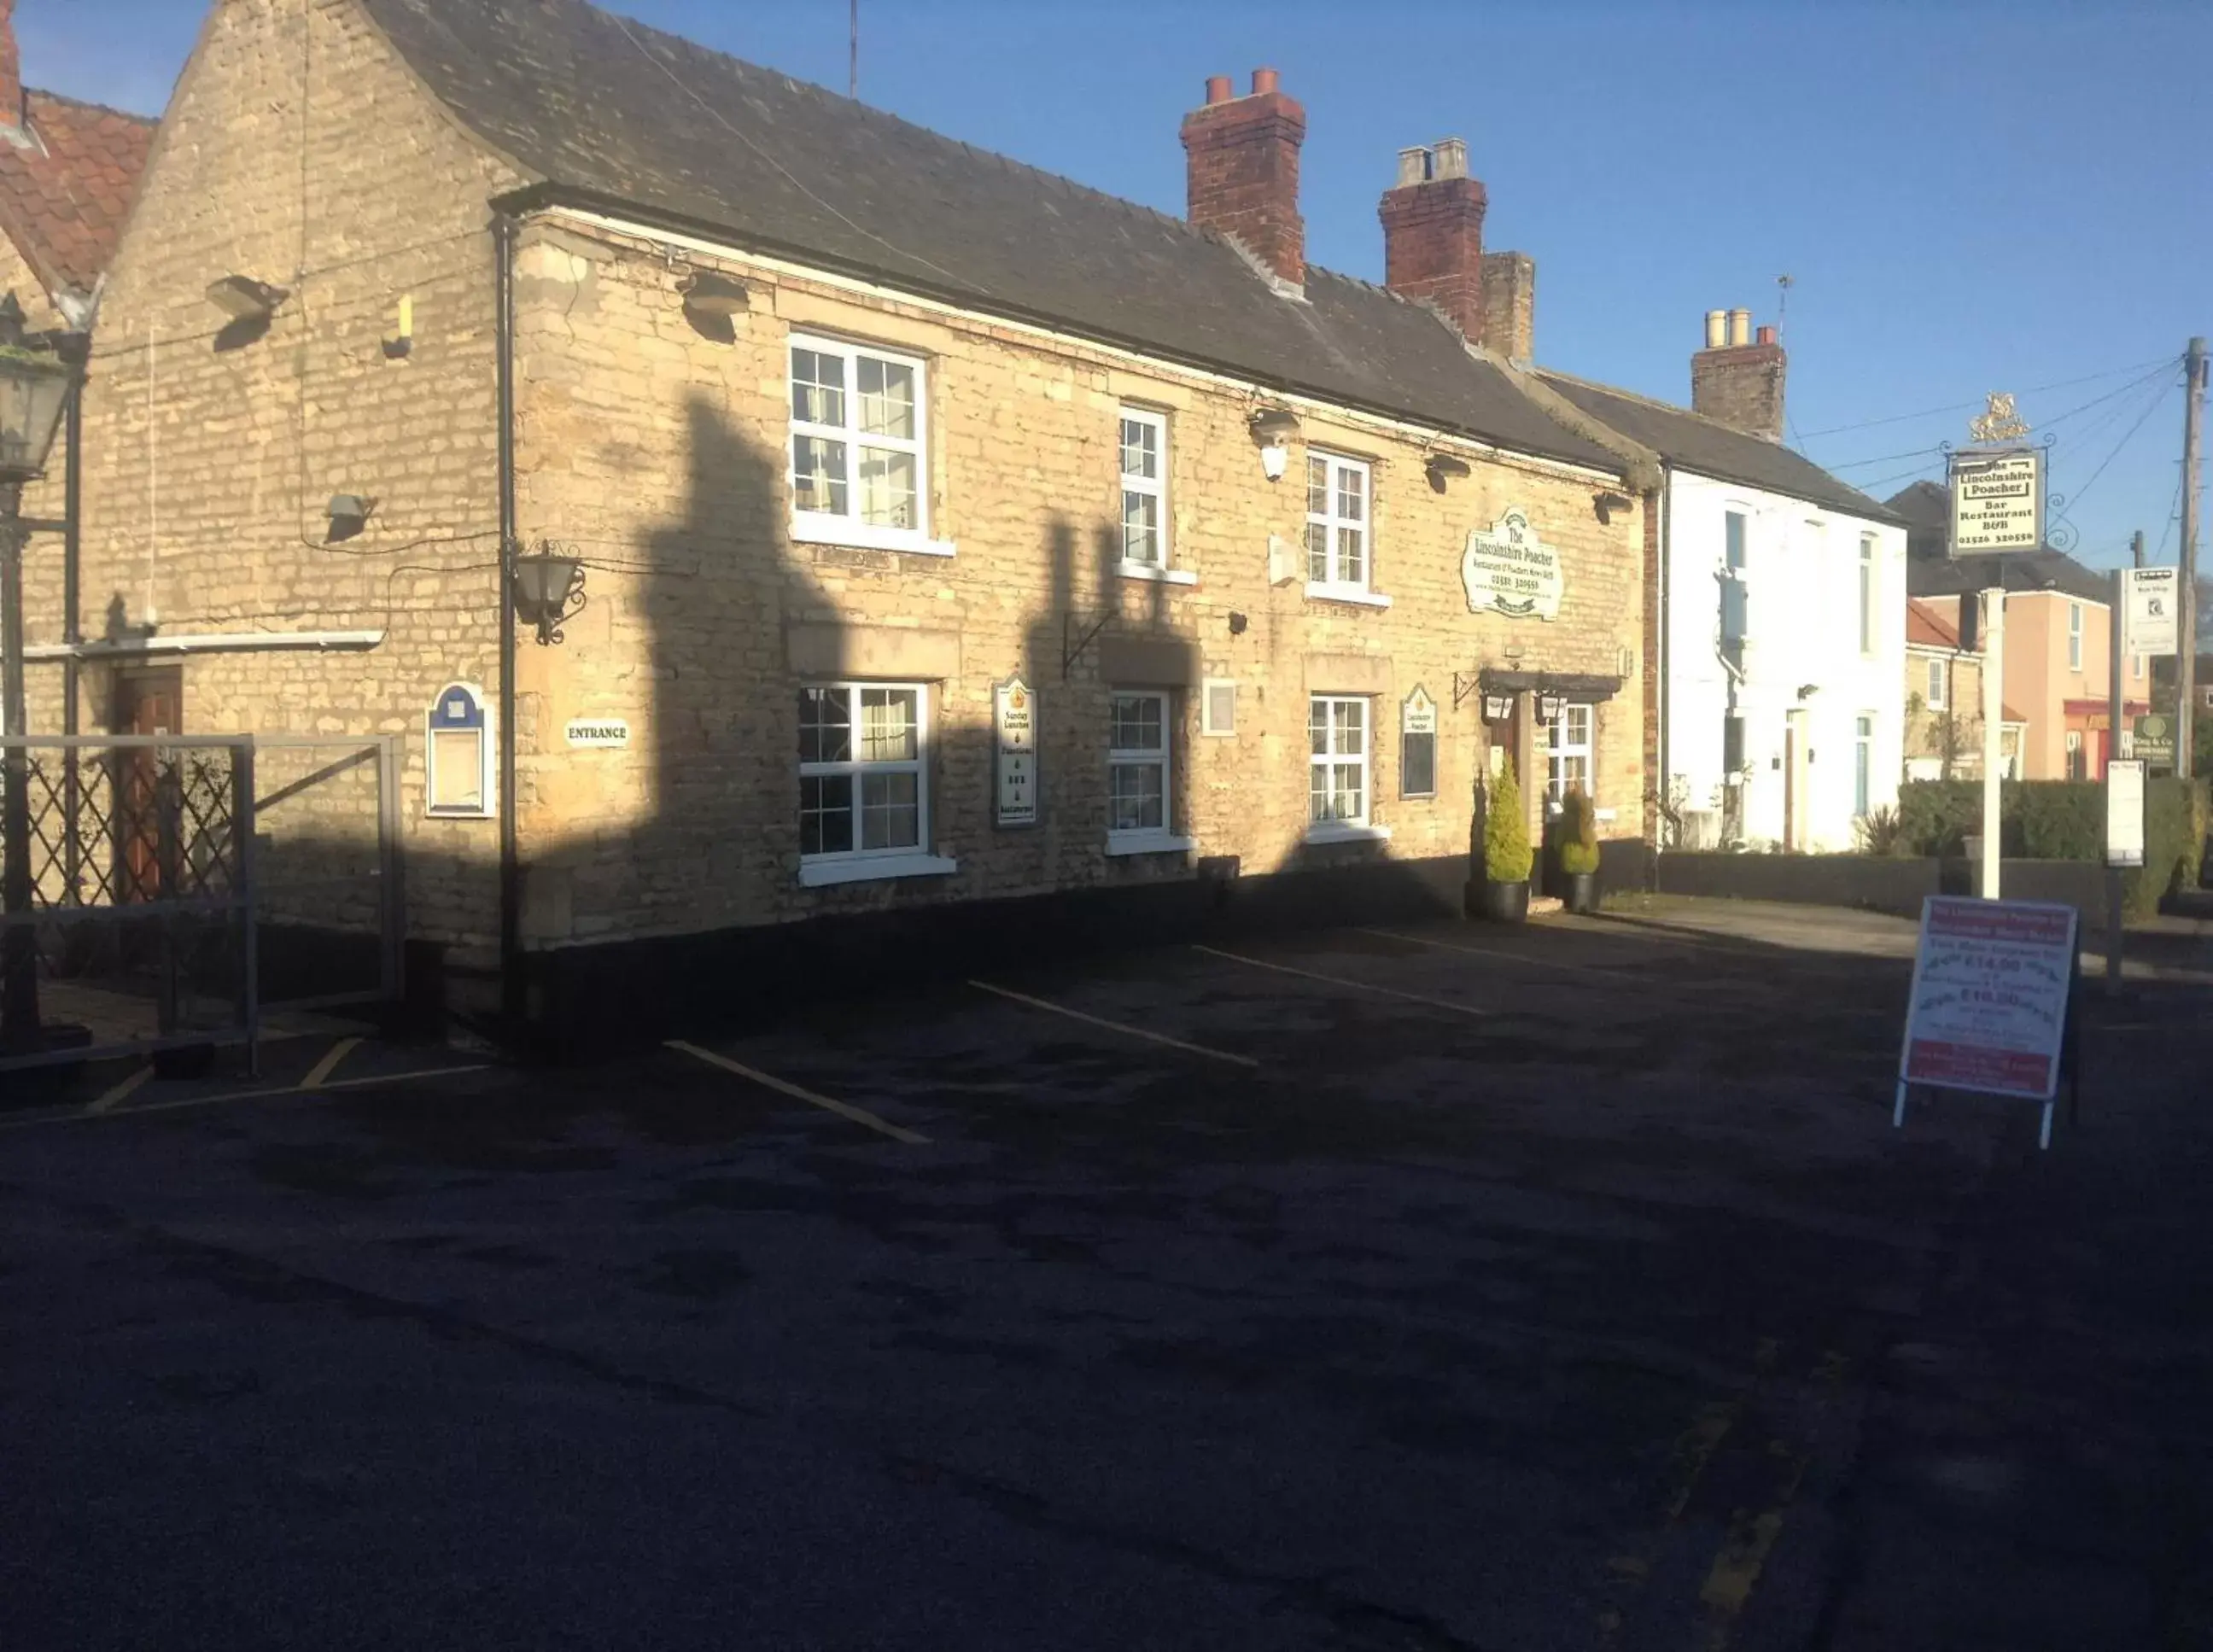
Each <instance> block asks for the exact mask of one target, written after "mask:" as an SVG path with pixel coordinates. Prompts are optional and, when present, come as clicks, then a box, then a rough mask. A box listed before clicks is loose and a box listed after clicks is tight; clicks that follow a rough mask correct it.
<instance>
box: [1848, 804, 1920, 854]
mask: <svg viewBox="0 0 2213 1652" xmlns="http://www.w3.org/2000/svg"><path fill="white" fill-rule="evenodd" d="M1852 836H1853V837H1854V838H1856V839H1858V842H1859V849H1860V853H1861V854H1862V855H1881V856H1893V855H1903V854H1905V853H1906V852H1907V851H1906V847H1905V821H1904V820H1902V819H1901V818H1900V817H1899V813H1898V811H1897V810H1896V809H1894V808H1890V807H1889V806H1888V805H1885V806H1884V807H1883V808H1878V809H1875V810H1873V811H1872V812H1870V813H1869V814H1862V816H1861V817H1860V818H1859V819H1858V820H1855V821H1853V822H1852Z"/></svg>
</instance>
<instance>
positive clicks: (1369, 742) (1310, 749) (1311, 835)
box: [1307, 694, 1391, 843]
mask: <svg viewBox="0 0 2213 1652" xmlns="http://www.w3.org/2000/svg"><path fill="white" fill-rule="evenodd" d="M1346 706H1358V707H1359V708H1360V731H1361V735H1360V749H1359V750H1358V751H1357V752H1347V751H1341V750H1339V749H1338V739H1339V735H1340V734H1341V733H1342V725H1341V722H1340V721H1339V715H1338V714H1339V713H1340V711H1341V710H1343V708H1344V707H1346ZM1317 707H1326V708H1328V709H1327V710H1326V711H1325V713H1324V716H1325V724H1326V728H1327V731H1328V732H1327V734H1326V736H1325V741H1324V743H1325V744H1326V745H1327V746H1328V747H1329V750H1327V751H1326V752H1323V753H1316V752H1315V751H1314V738H1313V729H1314V711H1315V710H1316V708H1317ZM1307 729H1308V738H1307V841H1308V843H1356V842H1369V841H1375V840H1377V839H1381V838H1388V837H1389V836H1390V835H1391V832H1390V828H1389V827H1387V826H1377V825H1376V824H1375V698H1374V697H1373V696H1371V695H1367V694H1309V695H1308V696H1307ZM1348 767H1350V768H1356V769H1358V771H1359V772H1360V813H1359V814H1358V815H1357V816H1342V817H1332V818H1331V819H1328V820H1316V819H1314V771H1315V770H1317V769H1320V770H1323V771H1332V770H1335V769H1340V768H1348ZM1335 778H1336V777H1335V775H1334V774H1331V773H1326V774H1325V780H1326V782H1329V784H1327V785H1326V787H1325V789H1326V790H1328V791H1330V792H1332V793H1333V792H1334V790H1335V786H1334V781H1335Z"/></svg>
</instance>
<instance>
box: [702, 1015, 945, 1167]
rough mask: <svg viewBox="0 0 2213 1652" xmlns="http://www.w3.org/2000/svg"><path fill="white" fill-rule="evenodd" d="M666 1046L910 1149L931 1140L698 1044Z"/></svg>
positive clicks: (928, 1142) (922, 1145)
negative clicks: (847, 1120) (901, 1143)
mask: <svg viewBox="0 0 2213 1652" xmlns="http://www.w3.org/2000/svg"><path fill="white" fill-rule="evenodd" d="M668 1047H669V1048H670V1049H672V1050H680V1051H681V1052H684V1053H685V1054H686V1055H687V1056H692V1057H695V1058H698V1059H699V1060H701V1061H704V1062H705V1063H706V1064H708V1065H709V1066H710V1067H720V1068H721V1069H722V1070H723V1071H724V1072H727V1073H735V1074H736V1075H737V1076H739V1077H740V1078H749V1079H751V1080H752V1081H753V1082H754V1083H756V1084H760V1085H764V1086H765V1087H766V1088H769V1089H771V1090H775V1091H777V1092H778V1093H779V1094H783V1095H788V1096H790V1097H792V1098H793V1099H794V1100H800V1101H804V1102H806V1103H807V1104H808V1106H816V1107H820V1108H821V1109H822V1110H823V1111H824V1112H826V1113H836V1114H837V1115H838V1117H839V1118H840V1119H851V1120H852V1121H853V1123H855V1124H857V1125H867V1126H868V1127H869V1129H870V1130H873V1131H878V1132H880V1133H881V1134H882V1135H886V1136H888V1137H891V1138H892V1140H893V1141H894V1142H905V1143H906V1144H907V1145H908V1146H909V1147H927V1146H929V1145H930V1137H927V1136H920V1135H918V1134H916V1133H915V1132H914V1131H911V1130H905V1129H903V1128H901V1127H900V1126H899V1125H894V1124H890V1123H888V1122H887V1121H886V1120H884V1119H879V1118H877V1117H876V1115H875V1114H874V1113H869V1112H868V1111H866V1110H865V1109H863V1108H860V1107H856V1106H848V1105H847V1104H846V1103H844V1102H843V1101H832V1100H831V1099H830V1098H829V1097H828V1096H826V1095H817V1094H815V1093H814V1091H812V1090H809V1089H802V1088H801V1087H800V1086H798V1085H796V1084H793V1083H790V1082H787V1081H785V1080H783V1079H781V1078H778V1077H777V1076H775V1075H774V1074H772V1073H764V1072H759V1071H757V1070H754V1069H753V1068H751V1067H748V1066H747V1065H745V1064H743V1063H741V1062H736V1061H733V1060H731V1059H730V1058H729V1057H728V1056H718V1055H716V1053H715V1052H713V1051H712V1050H702V1049H701V1048H700V1047H699V1046H698V1045H696V1044H686V1043H685V1042H684V1040H683V1039H669V1040H668Z"/></svg>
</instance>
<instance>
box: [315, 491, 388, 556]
mask: <svg viewBox="0 0 2213 1652" xmlns="http://www.w3.org/2000/svg"><path fill="white" fill-rule="evenodd" d="M375 509H376V501H375V500H374V499H366V498H363V497H362V496H361V495H360V494H358V493H334V494H332V496H331V503H330V518H331V531H330V533H329V535H328V537H327V538H326V539H325V541H324V542H325V543H326V544H327V545H338V544H342V543H343V542H344V541H345V540H347V539H354V538H357V537H358V536H359V534H360V533H361V531H362V530H363V528H365V527H368V526H369V516H370V514H371V513H372V512H374V511H375Z"/></svg>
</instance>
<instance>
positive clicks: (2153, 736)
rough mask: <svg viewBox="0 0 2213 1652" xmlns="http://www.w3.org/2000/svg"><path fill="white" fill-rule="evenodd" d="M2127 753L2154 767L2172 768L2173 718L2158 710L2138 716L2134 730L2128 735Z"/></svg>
mask: <svg viewBox="0 0 2213 1652" xmlns="http://www.w3.org/2000/svg"><path fill="white" fill-rule="evenodd" d="M2129 753H2130V755H2131V756H2132V757H2136V758H2137V759H2141V760H2143V762H2146V763H2149V764H2150V765H2151V766H2152V767H2154V768H2155V769H2171V768H2173V766H2174V719H2173V717H2170V716H2167V715H2166V714H2165V713H2163V712H2159V711H2155V712H2153V713H2151V714H2150V715H2149V716H2142V717H2138V718H2137V726H2136V729H2135V732H2134V733H2133V734H2132V735H2131V736H2130V744H2129Z"/></svg>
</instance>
